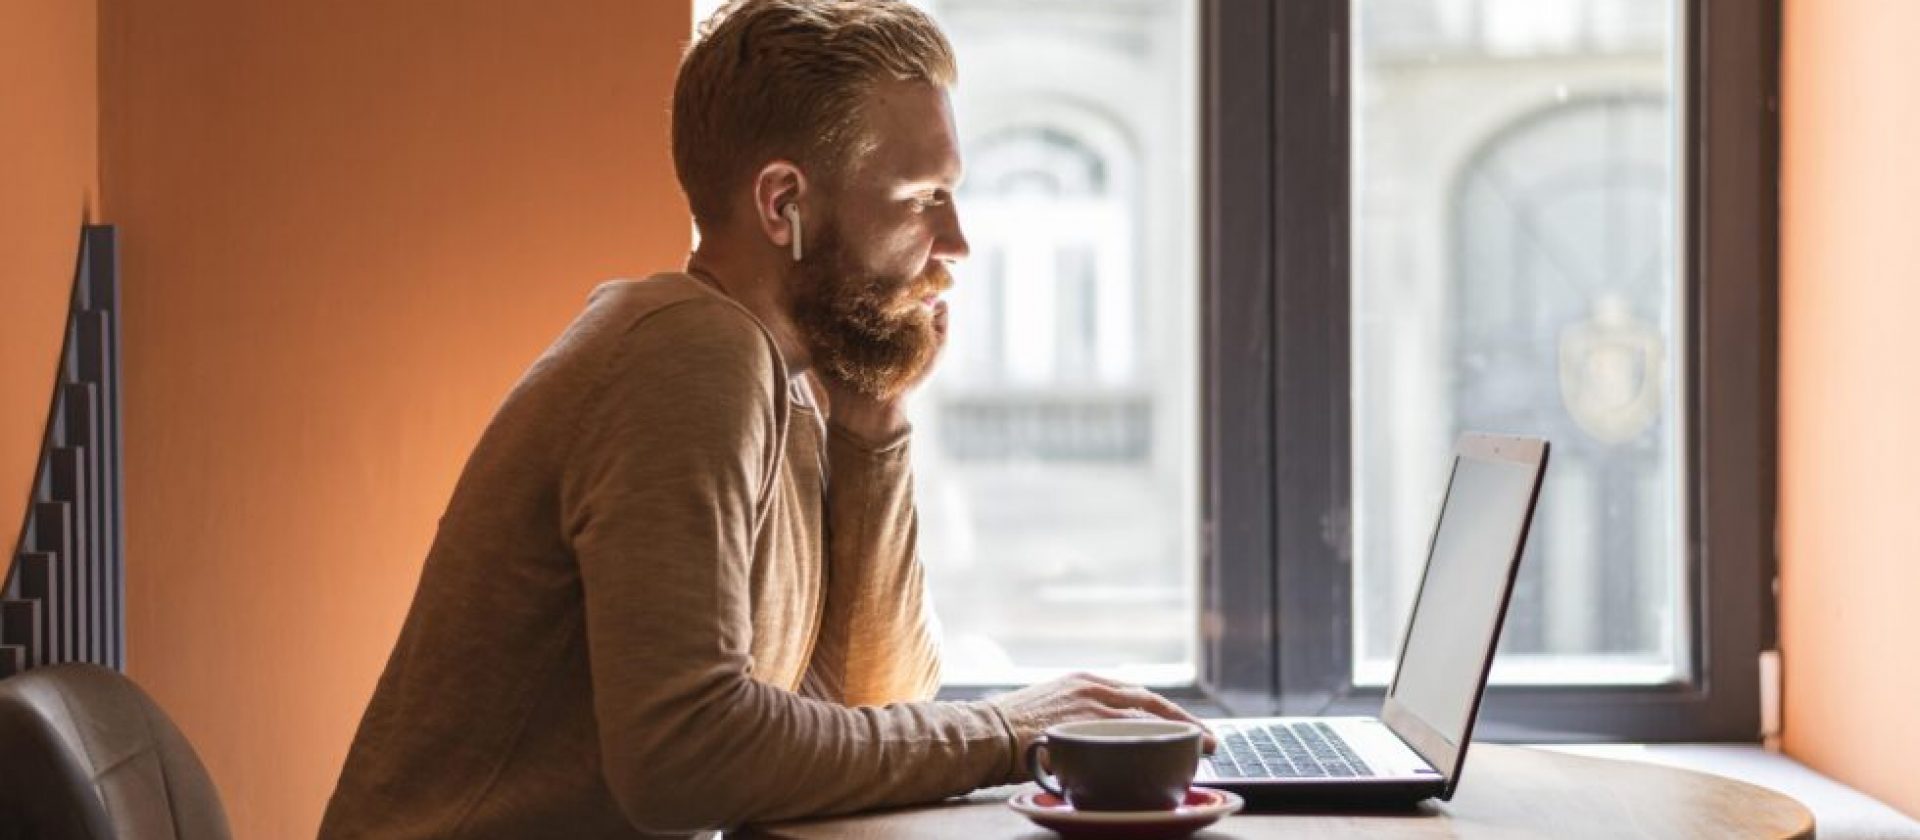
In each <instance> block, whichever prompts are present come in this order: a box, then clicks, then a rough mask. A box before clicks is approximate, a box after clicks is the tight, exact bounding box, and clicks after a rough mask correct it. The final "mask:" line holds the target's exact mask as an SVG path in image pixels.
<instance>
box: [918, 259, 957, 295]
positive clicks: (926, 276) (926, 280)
mask: <svg viewBox="0 0 1920 840" xmlns="http://www.w3.org/2000/svg"><path fill="white" fill-rule="evenodd" d="M951 288H953V272H952V271H949V270H948V269H947V264H946V263H943V262H936V263H934V264H933V265H932V266H929V267H928V268H927V270H926V271H922V272H920V276H918V277H915V278H913V296H914V298H915V299H919V298H923V297H926V296H928V295H937V294H942V293H944V292H946V291H947V290H948V289H951Z"/></svg>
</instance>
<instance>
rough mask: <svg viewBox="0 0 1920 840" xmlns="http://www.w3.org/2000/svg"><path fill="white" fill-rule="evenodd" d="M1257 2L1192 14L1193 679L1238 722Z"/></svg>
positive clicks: (1269, 638) (1261, 580)
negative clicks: (1198, 440)
mask: <svg viewBox="0 0 1920 840" xmlns="http://www.w3.org/2000/svg"><path fill="white" fill-rule="evenodd" d="M1273 5H1274V4H1271V3H1269V2H1267V0H1210V2H1207V3H1206V5H1205V7H1204V9H1203V11H1202V22H1201V25H1202V37H1203V39H1204V45H1203V49H1202V50H1201V55H1202V56H1204V58H1203V59H1202V60H1203V61H1205V62H1206V65H1205V68H1204V74H1203V80H1204V84H1205V87H1206V89H1205V91H1204V95H1203V99H1202V102H1203V103H1204V110H1203V123H1204V129H1203V137H1202V149H1203V154H1204V156H1205V160H1204V161H1203V163H1204V167H1205V169H1204V172H1205V179H1206V180H1205V185H1204V197H1203V201H1202V208H1203V209H1202V213H1203V215H1204V218H1203V228H1202V230H1203V231H1204V232H1205V233H1204V237H1205V238H1204V240H1203V242H1204V243H1205V248H1206V254H1205V270H1204V271H1203V272H1202V289H1203V295H1204V297H1203V301H1202V305H1203V316H1202V317H1203V318H1204V319H1205V320H1204V325H1205V329H1204V330H1203V333H1204V336H1203V339H1202V368H1203V369H1202V374H1203V378H1202V381H1203V382H1204V383H1205V389H1206V390H1205V398H1204V403H1203V404H1204V407H1205V418H1204V422H1203V425H1202V428H1203V430H1204V431H1203V442H1204V444H1203V445H1204V447H1205V449H1204V450H1203V451H1204V453H1205V457H1204V459H1203V463H1204V467H1203V469H1204V470H1205V481H1204V484H1203V486H1204V490H1203V500H1202V505H1203V512H1204V521H1205V523H1206V525H1205V529H1204V533H1203V534H1202V541H1203V542H1202V548H1203V550H1202V563H1201V568H1202V582H1201V590H1200V591H1201V598H1202V608H1201V615H1200V617H1199V619H1200V622H1201V645H1202V657H1201V672H1200V680H1201V685H1202V686H1203V687H1204V688H1205V689H1206V690H1207V691H1208V692H1209V693H1210V694H1211V695H1212V696H1213V697H1214V698H1216V699H1217V700H1218V701H1219V702H1220V703H1221V704H1222V705H1223V706H1225V708H1226V710H1227V711H1229V712H1231V713H1233V714H1239V715H1263V714H1268V713H1270V712H1272V711H1273V703H1274V696H1275V693H1276V691H1277V690H1278V685H1279V684H1278V677H1277V673H1276V670H1275V668H1276V657H1277V655H1278V651H1279V646H1278V645H1277V644H1276V638H1275V632H1274V623H1273V622H1274V601H1273V593H1274V586H1273V575H1274V572H1275V566H1274V563H1273V557H1274V546H1273V515H1272V513H1273V510H1274V457H1275V455H1274V446H1273V437H1272V430H1273V416H1274V402H1273V375H1272V372H1273V363H1274V356H1273V353H1274V349H1273V323H1272V321H1271V320H1270V313H1271V312H1272V306H1271V304H1272V299H1273V287H1272V277H1273V261H1272V260H1273V252H1272V236H1273V233H1272V232H1273V229H1274V224H1273V211H1274V205H1273V195H1274V194H1273V191H1272V183H1273V182H1272V165H1273V159H1272V158H1273V148H1274V145H1273V142H1272V136H1271V135H1272V131H1273V126H1274V123H1273V114H1274V103H1275V97H1274V95H1273V78H1274V75H1273V74H1274V64H1275V56H1276V54H1277V51H1276V50H1275V44H1274V42H1273V36H1274V29H1273V27H1272V25H1271V21H1272V18H1273V14H1274V10H1273Z"/></svg>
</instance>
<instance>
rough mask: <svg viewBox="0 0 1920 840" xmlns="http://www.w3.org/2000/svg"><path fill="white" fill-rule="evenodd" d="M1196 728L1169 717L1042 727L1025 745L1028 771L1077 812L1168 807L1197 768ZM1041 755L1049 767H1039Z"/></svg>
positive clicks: (1183, 794)
mask: <svg viewBox="0 0 1920 840" xmlns="http://www.w3.org/2000/svg"><path fill="white" fill-rule="evenodd" d="M1200 739H1201V730H1200V727H1198V726H1195V725H1193V724H1191V723H1184V722H1181V721H1173V720H1089V721H1080V722H1077V723H1062V724H1058V725H1055V726H1050V727H1047V730H1046V733H1045V734H1043V735H1040V736H1039V737H1037V738H1035V739H1034V741H1033V743H1032V744H1029V745H1027V769H1029V770H1031V771H1032V772H1033V780H1034V781H1035V782H1037V783H1038V784H1039V785H1040V787H1041V788H1043V789H1045V790H1046V791H1047V792H1048V793H1051V794H1053V795H1055V796H1058V797H1060V798H1061V799H1064V800H1066V801H1067V804H1069V805H1072V806H1073V807H1074V808H1077V809H1079V810H1082V811H1170V810H1173V809H1174V808H1178V807H1180V803H1182V802H1184V801H1186V797H1187V788H1188V787H1189V786H1191V785H1192V784H1193V774H1194V773H1195V772H1196V771H1197V770H1199V768H1200ZM1043 752H1044V753H1045V754H1046V757H1047V762H1048V763H1049V764H1050V765H1052V767H1053V774H1052V776H1049V775H1048V774H1047V772H1046V771H1045V770H1044V769H1043V768H1042V767H1041V764H1040V756H1041V754H1042V753H1043Z"/></svg>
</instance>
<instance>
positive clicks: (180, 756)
mask: <svg viewBox="0 0 1920 840" xmlns="http://www.w3.org/2000/svg"><path fill="white" fill-rule="evenodd" d="M231 836H232V835H231V832H230V831H229V830H228V827H227V815H226V812H225V811H224V810H223V809H222V808H221V806H220V794H219V792H218V791H217V790H216V789H215V788H214V786H213V779H212V778H210V777H209V776H208V775H207V769H206V767H205V766H203V765H202V764H201V763H200V757H199V756H197V755H195V754H194V752H193V747H192V746H190V745H188V744H187V739H186V737H185V736H182V735H181V734H180V730H179V729H177V728H175V727H174V725H173V722H172V721H170V720H168V719H167V715H166V713H165V712H162V711H160V707H159V706H157V705H154V702H153V700H152V699H150V698H148V697H147V695H146V692H143V691H141V690H140V688H139V687H138V686H136V685H134V684H133V682H132V681H131V680H128V679H127V678H126V677H124V676H122V675H120V673H119V672H117V671H113V670H111V669H108V668H102V667H99V666H97V665H54V666H50V667H46V668H37V669H34V670H31V671H27V672H25V673H22V674H18V675H16V676H13V677H9V678H7V679H5V680H0V840H68V838H72V840H112V839H113V838H118V839H119V840H150V839H152V840H202V838H207V840H227V838H229V837H231Z"/></svg>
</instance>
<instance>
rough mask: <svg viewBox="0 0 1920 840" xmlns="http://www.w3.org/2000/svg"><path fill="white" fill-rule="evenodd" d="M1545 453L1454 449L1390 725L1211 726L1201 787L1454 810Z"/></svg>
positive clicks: (1372, 721) (1474, 446) (1515, 445)
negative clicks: (1213, 742) (1427, 803)
mask: <svg viewBox="0 0 1920 840" xmlns="http://www.w3.org/2000/svg"><path fill="white" fill-rule="evenodd" d="M1547 449H1548V446H1547V442H1546V441H1544V440H1539V439H1537V438H1515V437H1498V436H1494V435H1483V434H1467V435H1464V436H1462V437H1461V438H1460V440H1459V443H1458V444H1456V446H1455V447H1454V453H1453V469H1452V473H1451V476H1450V477H1449V479H1448V481H1447V492H1446V497H1445V499H1444V500H1443V501H1442V502H1441V505H1440V517H1439V521H1438V522H1436V523H1435V524H1434V528H1433V539H1432V541H1431V542H1430V543H1429V544H1428V549H1427V567H1426V573H1425V574H1424V575H1423V576H1422V578H1421V580H1420V593H1419V595H1418V596H1416V597H1415V598H1414V602H1413V615H1412V616H1411V617H1410V618H1409V619H1408V620H1407V630H1406V635H1405V637H1404V639H1403V640H1402V643H1401V645H1400V661H1399V662H1398V663H1397V664H1396V665H1395V667H1394V676H1393V683H1392V684H1391V685H1390V686H1389V687H1388V688H1387V695H1386V700H1385V702H1384V703H1383V704H1382V705H1381V708H1380V716H1379V717H1378V718H1371V717H1325V718H1319V717H1309V718H1302V717H1294V718H1287V717H1278V718H1230V719H1222V720H1209V721H1207V725H1208V726H1210V727H1212V728H1213V731H1214V734H1215V735H1216V736H1217V737H1218V739H1219V747H1218V749H1216V750H1215V752H1214V754H1213V755H1212V756H1209V757H1207V758H1203V759H1201V762H1200V772H1199V774H1198V775H1197V776H1195V777H1194V783H1195V784H1201V785H1206V786H1208V787H1215V788H1223V789H1226V790H1231V791H1234V792H1236V793H1239V794H1241V795H1243V796H1246V797H1247V798H1248V799H1249V800H1252V801H1254V802H1283V803H1284V802H1290V801H1298V802H1302V803H1312V804H1319V803H1341V804H1361V805H1364V804H1381V805H1396V804H1400V805H1404V804H1410V803H1413V802H1417V801H1419V800H1422V799H1428V798H1431V797H1439V798H1441V799H1449V798H1452V796H1453V791H1454V787H1455V786H1456V785H1457V784H1459V782H1460V771H1461V768H1462V767H1463V766H1464V765H1465V764H1466V758H1467V743H1468V741H1469V740H1471V738H1472V736H1473V719H1474V716H1475V715H1476V714H1477V713H1478V712H1479V709H1480V697H1481V695H1482V694H1483V693H1484V691H1485V689H1486V686H1487V672H1488V669H1489V667H1490V666H1491V665H1492V664H1493V652H1494V645H1495V644H1496V643H1497V642H1498V641H1499V640H1500V625H1501V623H1502V621H1503V620H1504V619H1505V618H1506V613H1507V601H1508V599H1509V598H1510V597H1511V596H1512V594H1513V580H1514V574H1515V572H1517V571H1518V570H1519V568H1520V554H1521V552H1522V550H1524V549H1525V548H1526V544H1527V529H1528V526H1529V524H1530V523H1531V522H1532V520H1533V508H1534V503H1535V502H1536V501H1537V500H1538V499H1539V496H1540V480H1541V478H1542V476H1544V475H1545V473H1546V467H1547Z"/></svg>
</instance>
